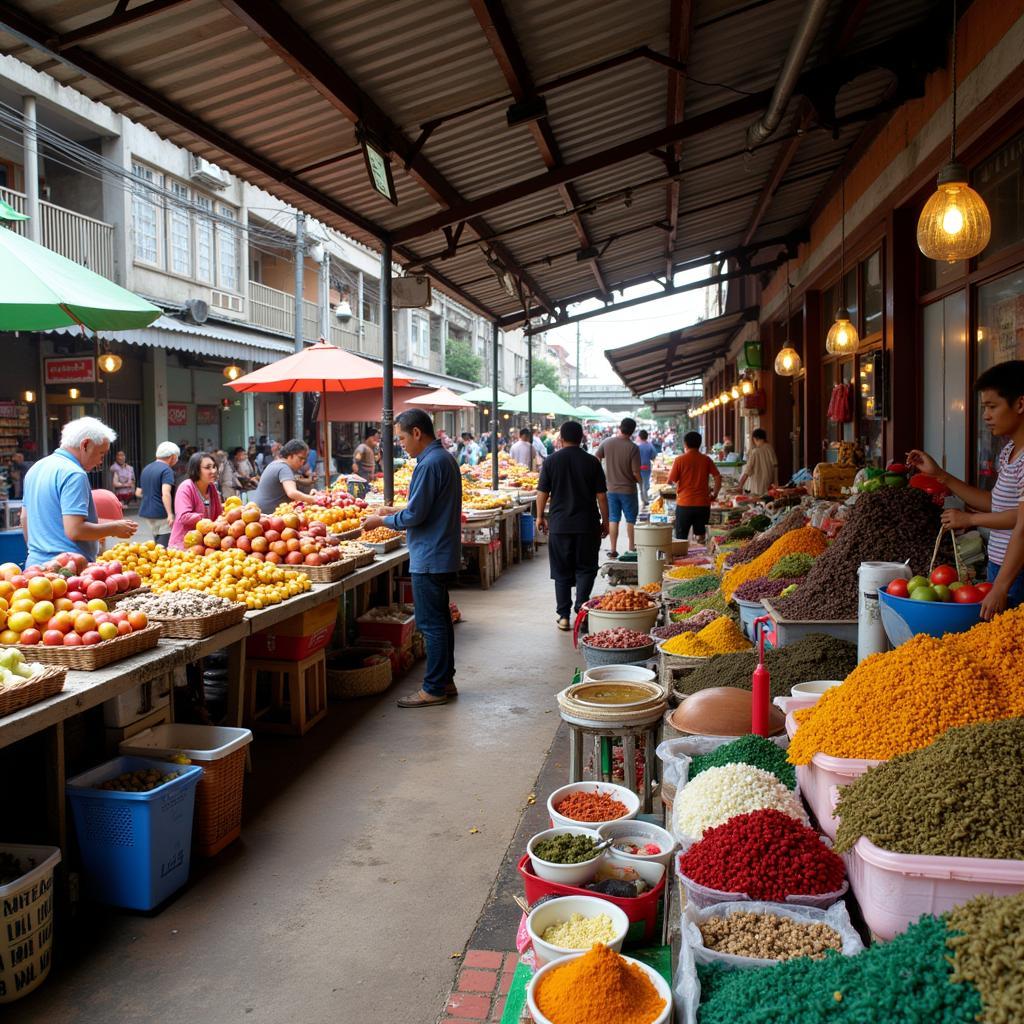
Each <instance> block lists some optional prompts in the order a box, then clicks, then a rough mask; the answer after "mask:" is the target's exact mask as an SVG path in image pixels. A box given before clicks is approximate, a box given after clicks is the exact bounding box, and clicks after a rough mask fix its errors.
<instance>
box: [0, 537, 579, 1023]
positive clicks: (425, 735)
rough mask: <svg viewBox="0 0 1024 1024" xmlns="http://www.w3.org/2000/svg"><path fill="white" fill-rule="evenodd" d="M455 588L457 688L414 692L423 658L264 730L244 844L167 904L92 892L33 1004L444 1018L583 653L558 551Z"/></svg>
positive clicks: (130, 1011) (62, 1010) (220, 1015)
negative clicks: (292, 725) (552, 571)
mask: <svg viewBox="0 0 1024 1024" xmlns="http://www.w3.org/2000/svg"><path fill="white" fill-rule="evenodd" d="M454 596H455V598H456V600H457V602H458V604H459V607H460V608H461V609H462V612H463V615H464V617H465V621H464V622H462V623H460V624H459V625H458V626H457V627H456V645H457V658H458V661H457V664H458V684H459V687H460V689H461V693H462V695H461V696H460V697H459V699H458V700H457V701H455V702H453V703H452V704H449V705H447V706H446V707H440V708H427V709H423V710H416V711H400V710H399V709H397V708H396V707H395V705H394V698H395V696H396V695H398V694H400V693H402V692H405V691H406V690H411V689H414V688H415V685H416V682H417V680H418V675H417V673H415V672H414V673H412V674H410V675H409V676H407V677H406V678H405V679H404V680H402V681H401V682H399V683H398V684H397V685H396V686H395V687H393V688H392V689H391V691H389V693H388V694H386V695H385V696H384V697H382V698H374V699H372V700H367V701H358V702H352V703H349V704H344V705H333V706H332V712H331V715H330V716H329V718H328V720H327V721H325V722H323V723H321V725H319V726H317V727H316V728H315V729H313V730H312V731H311V732H310V733H309V734H307V736H306V737H305V738H304V739H303V740H293V741H292V740H270V739H265V738H262V737H260V738H258V739H257V742H256V746H255V762H256V772H255V774H254V776H252V777H250V779H249V782H248V790H247V812H246V820H245V823H244V826H243V837H242V840H241V842H240V843H237V844H235V846H234V847H232V848H229V849H228V850H227V851H225V852H224V853H223V854H221V856H220V857H219V858H218V859H217V860H216V861H215V862H214V863H213V865H212V866H206V867H204V866H202V865H197V866H198V868H199V870H198V872H195V871H194V873H193V879H192V881H191V883H190V885H189V887H188V888H187V889H186V890H185V891H184V892H183V893H182V894H181V895H180V897H179V898H178V899H177V900H176V901H174V902H173V903H172V904H171V905H170V906H168V907H167V908H166V909H165V910H164V911H163V912H162V913H160V914H159V915H157V916H155V917H152V918H150V917H146V916H144V915H132V914H129V913H124V914H121V913H117V914H111V915H110V916H109V917H107V918H102V917H100V918H99V923H97V918H96V916H94V914H93V912H92V909H91V908H87V913H88V918H89V923H88V925H86V927H85V929H84V934H83V935H82V936H81V937H80V939H79V946H78V948H76V949H71V950H68V949H67V947H65V956H64V957H63V959H62V962H61V964H60V965H59V966H58V967H57V968H56V969H55V971H54V973H53V975H52V976H51V978H50V979H49V980H48V981H47V983H46V984H45V985H44V986H42V988H41V989H40V990H39V992H38V993H37V994H36V995H34V996H32V997H29V998H28V999H26V1000H25V1001H24V1002H23V1003H22V1004H20V1005H19V1006H18V1010H17V1013H18V1019H19V1020H20V1021H21V1022H23V1024H36V1022H40V1024H41V1022H43V1021H46V1022H50V1021H55V1020H60V1021H62V1022H64V1024H111V1022H117V1024H134V1022H143V1021H144V1022H146V1024H197V1022H211V1024H223V1022H228V1021H245V1022H251V1024H258V1022H261V1021H263V1022H267V1024H283V1022H298V1021H301V1022H302V1024H433V1022H434V1021H435V1020H436V1019H437V1015H438V1011H439V1009H440V1008H441V1007H442V1006H443V1005H444V1000H445V998H446V997H447V994H448V991H449V989H450V987H451V983H452V978H453V977H454V974H455V970H456V966H457V961H455V960H453V959H451V954H452V953H453V952H460V951H461V950H462V949H463V947H464V946H465V944H466V941H467V939H468V938H469V936H470V934H471V932H472V931H473V927H474V924H475V923H476V921H477V917H478V915H479V914H480V911H481V908H482V907H483V905H484V901H485V899H486V898H487V894H488V891H489V890H490V888H491V885H492V884H493V881H494V877H495V872H496V871H497V869H498V866H499V864H500V863H501V860H502V857H503V856H504V854H505V851H506V849H507V847H508V844H509V842H510V841H511V838H512V835H513V832H514V831H515V828H516V824H517V822H518V820H519V817H520V814H521V812H522V810H523V808H524V805H525V803H526V799H527V796H528V794H529V793H530V791H531V789H532V787H533V783H534V781H535V779H536V777H537V771H538V766H539V765H541V764H542V763H543V761H544V755H545V753H546V751H547V750H548V748H549V746H550V744H551V742H552V739H553V737H554V734H555V731H556V728H557V725H558V722H559V719H558V714H557V710H553V709H554V708H555V702H554V699H553V695H554V693H555V692H556V691H557V690H558V689H560V688H561V687H562V686H564V685H565V681H566V679H567V678H568V676H569V674H570V673H571V671H572V668H573V666H574V665H575V661H576V659H575V656H574V653H573V650H572V642H571V639H570V637H569V635H568V634H565V633H560V632H558V630H557V629H556V628H555V624H554V612H553V609H552V604H553V601H552V592H551V584H550V581H549V580H548V578H547V559H546V557H544V552H543V549H542V551H541V554H540V556H539V557H537V558H536V559H535V560H533V561H532V562H525V563H523V564H522V565H520V566H517V567H514V568H513V569H512V570H511V571H509V572H508V573H506V574H505V575H504V576H502V578H501V579H500V580H499V581H498V582H497V583H496V585H495V586H494V587H493V588H492V589H491V590H489V591H487V592H480V591H477V590H459V591H456V592H455V595H454ZM420 671H421V669H420ZM64 926H65V929H66V928H67V925H66V922H65V924H64Z"/></svg>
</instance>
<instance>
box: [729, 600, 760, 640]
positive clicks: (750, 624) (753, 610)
mask: <svg viewBox="0 0 1024 1024" xmlns="http://www.w3.org/2000/svg"><path fill="white" fill-rule="evenodd" d="M733 601H734V602H735V604H736V607H737V608H739V610H740V627H741V628H742V630H743V635H744V636H745V637H746V638H747V639H748V640H756V639H757V637H756V636H754V620H755V619H758V618H760V617H761V616H762V615H764V605H763V604H761V602H760V601H741V600H740V599H739V598H738V597H734V598H733Z"/></svg>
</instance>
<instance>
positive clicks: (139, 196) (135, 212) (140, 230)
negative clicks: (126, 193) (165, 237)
mask: <svg viewBox="0 0 1024 1024" xmlns="http://www.w3.org/2000/svg"><path fill="white" fill-rule="evenodd" d="M132 173H133V174H134V175H135V176H136V177H137V178H142V179H143V180H144V181H147V182H149V183H151V184H152V185H154V186H155V187H159V186H160V184H161V175H158V174H157V173H156V172H155V171H154V170H152V169H151V168H149V167H146V166H145V165H143V164H136V163H133V164H132ZM132 234H133V236H134V238H135V258H136V259H137V260H140V261H141V262H143V263H151V264H153V265H154V266H161V265H162V263H163V261H162V260H161V259H160V217H159V213H158V211H157V206H156V203H155V202H154V200H153V193H152V192H150V191H149V190H148V189H146V188H144V187H143V186H141V185H136V186H135V190H134V191H133V193H132Z"/></svg>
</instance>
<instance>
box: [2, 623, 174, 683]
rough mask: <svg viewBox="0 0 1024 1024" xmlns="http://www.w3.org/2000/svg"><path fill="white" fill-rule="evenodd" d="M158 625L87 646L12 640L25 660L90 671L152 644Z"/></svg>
mask: <svg viewBox="0 0 1024 1024" xmlns="http://www.w3.org/2000/svg"><path fill="white" fill-rule="evenodd" d="M160 635H161V627H160V624H159V623H157V622H151V623H150V624H149V625H148V626H147V627H146V628H145V629H139V630H136V631H135V632H134V633H129V634H128V635H127V636H115V637H114V639H113V640H103V641H101V642H100V643H98V644H93V645H92V646H91V647H47V646H46V645H45V644H32V645H27V644H12V645H11V646H13V647H17V648H18V650H19V651H21V653H22V654H24V655H25V657H26V658H27V659H28V660H29V661H41V662H42V663H43V664H44V665H61V666H63V667H64V668H71V669H75V670H77V671H79V672H92V671H94V670H95V669H98V668H103V667H104V666H105V665H110V664H112V663H113V662H115V661H121V660H122V659H123V658H130V657H131V656H132V655H133V654H141V653H142V652H143V651H148V650H149V649H150V648H152V647H156V645H157V641H158V640H159V639H160Z"/></svg>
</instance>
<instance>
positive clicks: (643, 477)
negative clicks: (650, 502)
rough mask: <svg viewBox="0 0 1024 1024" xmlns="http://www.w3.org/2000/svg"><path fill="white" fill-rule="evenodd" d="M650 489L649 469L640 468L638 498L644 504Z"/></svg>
mask: <svg viewBox="0 0 1024 1024" xmlns="http://www.w3.org/2000/svg"><path fill="white" fill-rule="evenodd" d="M650 489H651V471H650V470H649V469H641V470H640V500H641V501H642V502H643V503H644V504H645V505H646V504H647V493H648V491H650Z"/></svg>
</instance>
